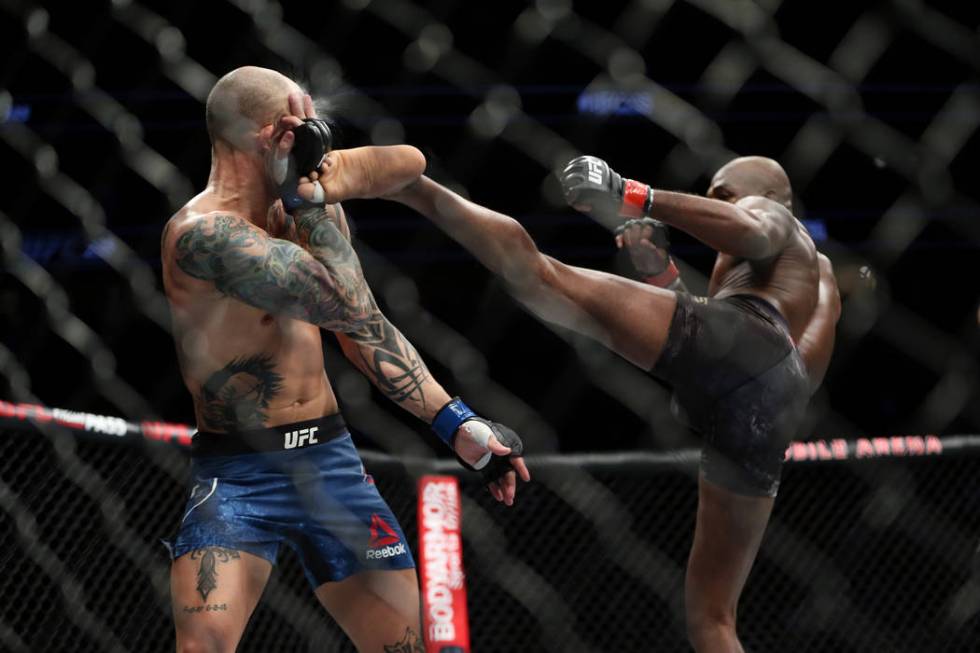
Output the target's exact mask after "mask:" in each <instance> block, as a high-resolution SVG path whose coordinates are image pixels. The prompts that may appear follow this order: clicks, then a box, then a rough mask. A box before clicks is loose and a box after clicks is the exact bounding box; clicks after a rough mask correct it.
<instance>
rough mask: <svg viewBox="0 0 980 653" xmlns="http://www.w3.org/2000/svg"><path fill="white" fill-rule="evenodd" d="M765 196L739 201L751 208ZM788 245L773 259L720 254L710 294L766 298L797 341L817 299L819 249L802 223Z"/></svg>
mask: <svg viewBox="0 0 980 653" xmlns="http://www.w3.org/2000/svg"><path fill="white" fill-rule="evenodd" d="M762 203H771V204H775V203H774V202H772V201H771V200H767V199H765V198H756V197H753V198H746V199H744V200H742V201H740V202H739V203H738V204H739V205H740V206H743V207H745V208H752V207H753V206H754V205H758V204H762ZM795 227H796V228H795V232H794V233H793V234H792V235H791V236H790V238H789V240H788V242H787V244H786V246H785V247H784V248H783V249H782V251H780V252H779V253H778V254H776V255H775V256H774V257H772V258H771V259H766V260H762V261H750V260H747V259H740V258H737V257H735V256H732V255H730V254H725V253H719V254H718V258H717V259H716V261H715V267H714V270H712V272H711V280H710V281H709V283H708V294H709V295H711V296H712V297H715V298H717V299H722V298H724V297H730V296H732V295H737V294H751V295H756V296H757V297H761V298H762V299H765V300H766V301H768V302H769V303H771V304H772V305H773V306H775V307H776V308H777V309H778V310H779V312H780V313H781V314H782V315H783V317H785V318H786V321H787V322H788V323H789V327H790V333H792V335H793V339H794V340H798V339H799V337H800V336H801V335H802V334H803V332H804V330H805V329H806V326H807V324H809V322H810V318H811V317H812V315H813V312H814V309H815V308H816V306H817V301H818V287H819V281H820V273H819V269H818V265H817V248H816V246H815V245H814V244H813V240H812V239H811V238H810V235H809V234H808V233H807V232H806V229H805V228H804V227H803V225H802V224H800V223H799V222H797V223H796V225H795Z"/></svg>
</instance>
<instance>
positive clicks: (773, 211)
mask: <svg viewBox="0 0 980 653" xmlns="http://www.w3.org/2000/svg"><path fill="white" fill-rule="evenodd" d="M735 206H737V207H739V208H742V209H745V210H746V211H751V212H752V213H755V214H757V215H765V216H766V217H771V218H774V219H780V220H784V219H795V218H794V217H793V213H792V212H791V211H790V210H789V209H788V208H786V207H785V206H783V205H782V204H780V203H779V202H776V201H775V200H771V199H769V198H768V197H763V196H762V195H749V196H748V197H743V198H742V199H740V200H738V201H737V202H735Z"/></svg>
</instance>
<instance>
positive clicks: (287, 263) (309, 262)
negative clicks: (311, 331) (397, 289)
mask: <svg viewBox="0 0 980 653" xmlns="http://www.w3.org/2000/svg"><path fill="white" fill-rule="evenodd" d="M336 211H337V209H336V208H334V207H327V208H324V209H320V210H318V211H312V210H307V211H305V212H303V214H302V215H300V216H298V217H297V219H296V220H295V225H296V231H297V233H298V235H299V237H300V238H302V239H303V240H304V242H305V243H306V244H307V247H306V248H304V247H301V246H300V245H298V244H296V243H294V242H290V241H288V240H282V239H279V238H272V237H270V236H269V235H268V234H267V233H266V232H265V231H263V230H261V229H259V228H258V227H256V226H254V225H253V224H252V223H250V222H249V221H248V220H245V219H244V218H242V217H239V216H237V215H234V214H231V213H212V214H207V215H203V216H200V217H197V218H196V219H195V220H194V221H193V222H190V223H186V224H183V225H181V226H180V227H178V229H180V231H179V232H178V233H176V234H175V235H176V237H177V240H176V243H175V258H176V262H177V266H178V267H179V268H180V270H181V271H183V272H184V273H185V274H187V275H188V276H191V277H193V278H195V279H198V280H201V281H209V282H211V283H213V284H214V287H215V289H216V290H217V291H218V292H220V293H222V294H224V295H226V296H229V297H234V298H235V299H238V300H240V301H243V302H245V303H246V304H249V305H251V306H255V307H256V308H261V309H262V310H265V311H268V312H269V313H272V314H274V315H283V316H286V317H292V318H296V319H300V320H303V321H305V322H310V323H311V324H315V325H317V326H319V327H322V328H324V329H328V330H330V331H354V330H357V329H358V328H360V327H361V325H363V324H364V323H366V322H367V321H369V320H371V319H372V318H373V316H375V315H376V313H377V312H378V308H377V305H376V304H375V302H374V298H373V297H372V295H371V291H370V289H369V288H368V287H367V284H366V283H365V281H364V276H363V273H362V271H361V266H360V263H359V262H358V260H357V256H356V254H355V253H354V250H353V248H351V246H350V243H349V242H348V241H347V240H346V239H345V238H344V237H343V235H342V234H341V233H340V231H339V230H338V228H337V224H336V223H335V221H334V220H335V219H332V218H331V216H330V214H331V213H336Z"/></svg>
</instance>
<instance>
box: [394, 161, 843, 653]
mask: <svg viewBox="0 0 980 653" xmlns="http://www.w3.org/2000/svg"><path fill="white" fill-rule="evenodd" d="M561 181H562V185H563V187H564V190H565V195H566V198H567V200H568V202H569V203H570V204H571V205H572V206H574V207H576V208H578V209H580V210H583V211H588V212H590V213H591V214H593V215H594V217H596V218H597V219H600V220H601V221H603V222H604V223H606V224H607V225H608V226H615V225H614V224H610V222H609V220H610V216H612V217H613V218H614V219H615V220H616V221H618V223H622V220H623V218H624V217H625V218H630V219H633V220H641V221H642V219H643V218H646V217H651V218H656V219H658V220H660V221H662V222H663V223H666V224H667V225H670V226H672V227H676V228H678V229H682V230H684V231H686V232H687V233H689V234H691V235H692V236H694V237H695V238H697V239H699V240H701V241H702V242H704V243H705V244H707V245H708V246H709V247H712V248H713V249H715V250H717V251H718V252H719V254H718V258H717V262H716V264H715V268H714V272H713V273H712V276H711V283H710V285H709V289H708V296H707V297H694V296H692V295H690V294H688V293H686V292H683V291H682V290H683V289H682V287H680V286H677V285H676V281H677V279H676V277H677V274H676V269H674V270H673V272H671V271H670V268H671V266H670V261H669V259H666V258H665V251H666V250H665V245H666V242H665V240H663V239H661V240H660V241H659V245H660V246H659V247H658V246H657V243H648V245H649V247H644V249H645V250H647V251H646V252H637V254H639V255H640V258H641V259H642V258H643V254H644V253H645V254H653V251H652V249H654V250H655V249H659V250H660V253H659V254H658V256H659V257H660V258H661V259H662V260H661V261H660V263H657V262H656V261H652V260H651V259H649V258H647V259H646V260H644V261H643V265H647V264H649V265H651V267H650V268H649V269H648V270H647V277H648V279H647V280H648V281H649V282H650V283H646V284H644V283H639V282H636V281H632V280H629V279H624V278H621V277H617V276H613V275H610V274H606V273H603V272H596V271H593V270H586V269H582V268H575V267H571V266H568V265H565V264H563V263H561V262H560V261H557V260H555V259H553V258H551V257H549V256H546V255H544V254H542V253H541V252H539V251H538V249H537V247H536V246H535V244H534V242H533V241H532V240H531V238H530V236H529V235H528V234H527V232H526V231H525V230H524V229H523V227H521V225H520V224H519V223H518V222H517V221H515V220H513V219H512V218H510V217H508V216H505V215H501V214H500V213H496V212H494V211H492V210H490V209H486V208H484V207H482V206H479V205H477V204H474V203H473V202H470V201H468V200H465V199H463V198H462V197H460V196H458V195H456V194H455V193H453V192H451V191H449V190H448V189H446V188H444V187H442V186H440V185H439V184H437V183H435V182H433V181H432V180H430V179H428V178H426V177H422V178H421V179H420V180H419V181H417V182H415V183H413V184H411V185H408V186H407V187H405V188H404V189H403V190H401V191H400V192H398V193H397V194H394V195H393V196H392V199H395V200H397V201H399V202H402V203H404V204H406V205H408V206H410V207H412V208H413V209H415V210H417V211H418V212H420V213H422V214H423V215H425V216H426V217H427V218H429V219H430V220H432V221H433V222H434V223H436V224H437V225H438V226H439V227H440V228H442V229H443V230H445V231H446V232H447V233H448V234H449V235H450V236H451V237H453V238H454V239H455V240H457V241H458V242H459V243H460V244H462V245H463V246H464V247H466V248H467V249H468V250H469V251H470V252H472V253H473V255H474V256H476V257H477V258H478V259H479V260H480V262H481V263H483V264H484V265H485V266H486V267H487V268H489V269H490V270H491V271H492V272H494V273H496V274H498V275H500V276H501V277H502V278H503V279H504V280H505V281H506V282H507V283H508V284H509V285H510V287H511V289H512V292H513V294H514V295H515V297H517V298H518V299H519V300H520V301H521V302H522V303H524V304H525V305H526V306H527V307H528V308H529V309H530V310H531V311H533V312H534V313H536V314H537V315H538V316H540V317H541V318H543V319H545V320H548V321H551V322H554V323H556V324H559V325H561V326H564V327H565V328H569V329H573V330H575V331H578V332H580V333H583V334H586V335H588V336H590V337H593V338H595V339H597V340H598V341H600V342H602V343H604V344H605V345H606V346H607V347H609V348H610V349H612V350H613V351H615V352H617V353H618V354H620V355H621V356H623V357H624V358H626V359H627V360H629V361H630V362H632V363H633V364H634V365H636V366H637V367H639V368H641V369H643V370H648V371H649V372H650V373H651V374H652V375H654V376H655V377H657V378H659V379H662V380H663V381H666V382H667V383H668V384H670V385H671V386H672V387H673V389H674V392H675V394H676V395H677V398H678V400H679V403H680V405H681V406H682V407H683V408H684V409H685V410H686V412H687V414H688V418H689V419H690V420H691V422H692V426H694V427H695V428H696V429H697V430H698V431H700V433H701V435H702V437H703V441H704V449H703V452H702V458H701V474H700V478H699V504H698V515H697V524H696V527H695V534H694V544H693V547H692V549H691V554H690V559H689V561H688V568H687V582H686V592H685V599H686V612H687V627H688V635H689V639H690V641H691V643H692V644H693V646H694V648H695V649H696V650H697V651H699V652H706V651H710V652H715V651H719V652H721V651H724V652H734V651H741V650H742V647H741V644H740V643H739V641H738V637H737V635H736V629H735V614H736V606H737V603H738V597H739V595H740V594H741V591H742V587H743V585H744V583H745V579H746V577H747V576H748V573H749V570H750V569H751V567H752V563H753V561H754V560H755V556H756V553H757V551H758V548H759V544H760V542H761V540H762V535H763V532H764V531H765V527H766V524H767V522H768V520H769V514H770V512H771V510H772V505H773V501H774V498H775V496H776V491H777V489H778V486H779V478H780V470H781V466H782V461H783V455H784V452H785V448H786V445H787V443H788V442H789V440H790V439H791V438H792V437H793V436H794V435H796V431H797V429H798V428H799V427H800V425H801V422H802V419H803V414H804V411H805V409H806V406H807V403H808V401H809V398H810V396H811V394H812V393H813V391H814V390H815V389H816V388H817V386H818V385H819V384H820V382H821V381H822V379H823V375H824V373H825V371H826V369H827V365H828V363H829V360H830V355H831V351H832V349H833V344H834V328H835V325H836V322H837V319H838V317H839V313H840V298H839V296H838V293H837V284H836V282H835V280H834V277H833V272H832V270H831V267H830V262H829V260H828V259H827V258H826V257H824V256H823V255H821V254H819V253H817V251H816V248H815V247H814V244H813V241H812V240H811V239H810V237H809V235H808V234H807V232H806V230H805V229H804V227H803V226H802V224H800V222H798V221H797V219H796V218H795V217H794V216H793V213H792V212H791V191H790V184H789V179H788V178H787V177H786V174H785V172H783V169H782V168H781V167H780V166H779V164H778V163H776V162H775V161H772V160H770V159H762V158H759V157H748V158H742V159H736V160H734V161H732V162H731V163H729V164H728V165H726V166H724V167H723V168H722V169H721V170H719V171H718V173H717V174H716V175H715V177H714V180H713V181H712V184H711V188H710V190H709V191H708V197H706V198H705V197H696V196H692V195H686V194H681V193H673V192H668V191H661V190H654V189H652V188H650V187H649V186H647V185H646V184H640V183H638V182H635V181H632V180H628V179H627V180H624V179H623V178H621V177H620V176H619V175H618V174H616V173H615V172H614V171H612V170H611V169H610V168H609V166H608V165H606V163H605V162H604V161H602V160H600V159H597V158H594V157H579V158H577V159H574V160H573V161H572V162H570V163H569V164H568V166H567V167H566V168H565V170H564V172H563V173H562V176H561ZM655 229H658V227H656V225H655V224H652V223H643V222H639V223H637V222H633V223H629V224H627V225H626V230H625V231H624V232H623V233H622V234H621V237H622V239H623V242H624V244H626V245H627V246H629V247H630V248H631V250H632V248H633V247H634V246H635V245H636V242H637V240H650V239H651V238H654V230H655ZM637 230H638V231H637ZM645 230H649V231H645ZM651 248H652V249H651ZM637 260H638V259H637V257H636V256H634V261H637ZM661 286H665V287H661ZM666 286H670V287H673V288H675V289H676V290H678V291H679V292H675V291H674V290H668V289H667V288H666Z"/></svg>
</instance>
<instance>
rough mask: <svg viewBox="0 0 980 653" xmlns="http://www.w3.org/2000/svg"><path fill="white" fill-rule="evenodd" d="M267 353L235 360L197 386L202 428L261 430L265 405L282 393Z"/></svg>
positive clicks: (280, 378) (272, 363)
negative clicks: (198, 388)
mask: <svg viewBox="0 0 980 653" xmlns="http://www.w3.org/2000/svg"><path fill="white" fill-rule="evenodd" d="M282 383H283V378H282V376H281V375H279V374H277V373H276V372H275V362H274V361H273V360H272V357H271V356H270V355H268V354H256V355H255V356H248V357H245V356H242V357H240V358H235V359H234V360H232V361H231V362H229V363H228V364H227V365H225V366H224V367H223V368H221V369H220V370H218V371H217V372H214V373H213V374H212V375H211V376H209V377H208V380H207V381H205V382H204V385H203V386H201V394H200V398H199V399H200V401H199V404H200V406H201V408H202V410H201V419H202V421H203V426H205V427H207V428H210V429H214V430H216V431H234V430H236V429H256V428H261V427H262V426H263V425H264V424H265V421H266V414H265V410H266V409H267V408H268V407H269V402H270V401H271V400H272V399H273V398H274V397H275V396H276V395H277V394H279V392H280V391H281V390H282Z"/></svg>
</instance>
